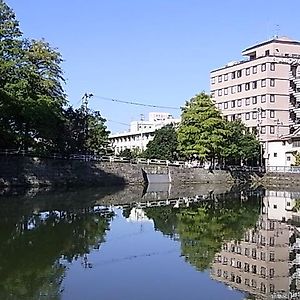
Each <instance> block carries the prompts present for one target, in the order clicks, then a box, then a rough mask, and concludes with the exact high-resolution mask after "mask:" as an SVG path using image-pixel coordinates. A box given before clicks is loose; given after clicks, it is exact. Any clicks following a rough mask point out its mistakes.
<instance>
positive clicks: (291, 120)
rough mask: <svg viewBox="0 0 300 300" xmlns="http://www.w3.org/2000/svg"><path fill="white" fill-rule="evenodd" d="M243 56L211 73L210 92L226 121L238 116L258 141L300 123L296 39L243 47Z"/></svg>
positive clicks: (299, 47)
mask: <svg viewBox="0 0 300 300" xmlns="http://www.w3.org/2000/svg"><path fill="white" fill-rule="evenodd" d="M242 55H243V56H246V57H247V58H246V59H245V60H243V61H239V62H230V63H228V64H227V65H226V66H224V67H222V68H219V69H217V70H213V71H212V72H211V95H212V98H213V100H214V101H215V103H216V105H217V107H218V108H219V109H220V110H221V112H222V114H223V115H224V116H225V117H226V118H227V119H228V120H236V119H241V120H242V121H243V122H244V123H245V124H246V126H247V127H249V128H250V131H251V132H253V133H255V134H256V135H257V136H258V138H259V140H260V141H262V142H266V141H268V140H274V139H276V138H279V137H280V136H282V135H288V134H290V133H292V132H293V131H295V130H296V129H297V128H299V126H300V67H299V64H300V42H298V41H294V40H291V39H289V38H286V37H281V38H274V39H272V40H269V41H266V42H263V43H260V44H257V45H255V46H253V47H250V48H247V49H246V50H244V51H243V52H242Z"/></svg>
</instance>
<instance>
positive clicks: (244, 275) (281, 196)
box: [211, 191, 300, 299]
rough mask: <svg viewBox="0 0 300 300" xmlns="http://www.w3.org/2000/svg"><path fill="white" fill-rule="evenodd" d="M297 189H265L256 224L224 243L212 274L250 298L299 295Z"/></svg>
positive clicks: (281, 297)
mask: <svg viewBox="0 0 300 300" xmlns="http://www.w3.org/2000/svg"><path fill="white" fill-rule="evenodd" d="M299 196H300V195H299V193H291V192H283V191H266V195H265V197H263V200H262V203H261V213H260V215H259V218H258V220H257V222H256V224H255V226H254V227H253V228H251V229H249V230H247V231H246V232H245V234H244V236H243V238H242V239H240V240H231V241H228V242H226V243H224V244H223V247H222V250H221V251H220V252H219V253H218V254H217V255H216V257H215V261H214V264H213V266H212V269H211V274H212V278H213V279H215V280H218V281H221V282H224V283H226V284H228V285H229V286H231V287H233V288H236V289H239V290H242V291H246V292H248V293H249V294H251V295H252V296H253V298H251V299H299V298H300V232H299V225H300V222H299V221H300V214H299V213H298V205H299V200H297V197H299Z"/></svg>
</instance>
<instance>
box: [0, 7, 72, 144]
mask: <svg viewBox="0 0 300 300" xmlns="http://www.w3.org/2000/svg"><path fill="white" fill-rule="evenodd" d="M0 14H1V18H0V74H1V79H0V137H1V139H0V140H1V142H0V146H1V147H20V148H23V149H28V148H34V147H37V148H41V149H43V148H46V149H48V148H52V147H53V145H54V143H55V138H56V136H57V135H58V132H57V126H58V124H59V121H60V119H61V116H62V108H63V105H64V104H65V103H66V100H65V94H64V91H63V87H62V83H63V81H64V80H63V76H62V69H61V67H60V65H61V62H62V58H61V55H60V53H59V52H57V51H56V50H55V49H52V48H51V47H50V45H49V44H48V43H47V42H45V41H43V40H42V41H35V40H32V41H29V40H26V39H22V38H21V37H22V33H21V31H20V29H19V23H18V21H17V20H16V17H15V14H14V13H13V11H12V10H11V9H10V8H9V7H8V6H7V5H6V4H5V3H4V1H0Z"/></svg>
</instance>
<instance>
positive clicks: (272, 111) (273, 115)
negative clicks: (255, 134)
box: [270, 110, 275, 118]
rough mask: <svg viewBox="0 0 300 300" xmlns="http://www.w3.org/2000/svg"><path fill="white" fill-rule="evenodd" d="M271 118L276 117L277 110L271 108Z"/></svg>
mask: <svg viewBox="0 0 300 300" xmlns="http://www.w3.org/2000/svg"><path fill="white" fill-rule="evenodd" d="M270 118H275V110H270Z"/></svg>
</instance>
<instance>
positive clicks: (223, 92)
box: [211, 78, 275, 98]
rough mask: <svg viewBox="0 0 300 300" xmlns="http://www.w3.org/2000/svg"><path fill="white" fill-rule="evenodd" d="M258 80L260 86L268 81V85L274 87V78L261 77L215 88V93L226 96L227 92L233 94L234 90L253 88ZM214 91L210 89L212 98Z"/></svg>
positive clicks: (255, 87) (265, 84)
mask: <svg viewBox="0 0 300 300" xmlns="http://www.w3.org/2000/svg"><path fill="white" fill-rule="evenodd" d="M258 82H260V86H261V87H266V86H267V82H269V85H268V86H270V87H275V79H274V78H270V79H261V80H255V81H251V82H246V83H243V84H238V85H233V86H231V87H226V88H223V89H218V90H217V93H218V96H219V97H220V96H223V95H224V96H226V95H228V94H229V92H230V93H231V94H235V93H236V92H237V93H240V92H242V91H249V90H250V89H251V88H252V89H253V90H255V89H257V87H258ZM215 92H216V91H212V92H211V97H212V98H214V97H215Z"/></svg>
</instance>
